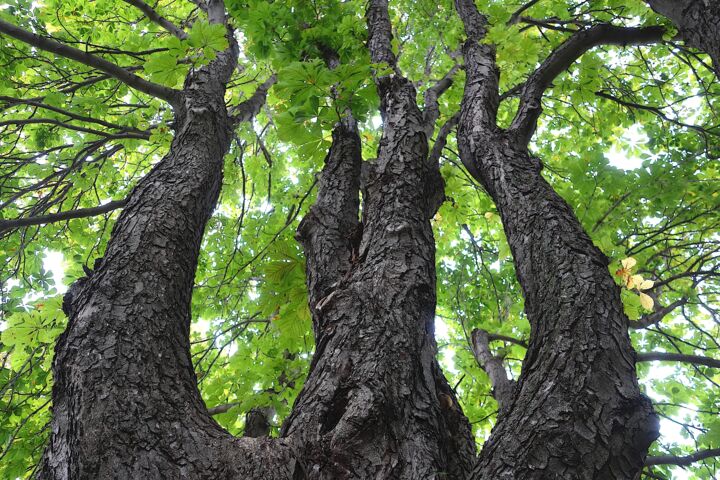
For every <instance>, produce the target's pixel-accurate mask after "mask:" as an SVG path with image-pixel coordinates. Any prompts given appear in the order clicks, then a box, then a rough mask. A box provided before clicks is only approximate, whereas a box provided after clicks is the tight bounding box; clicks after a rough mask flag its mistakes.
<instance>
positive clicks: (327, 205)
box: [283, 1, 474, 479]
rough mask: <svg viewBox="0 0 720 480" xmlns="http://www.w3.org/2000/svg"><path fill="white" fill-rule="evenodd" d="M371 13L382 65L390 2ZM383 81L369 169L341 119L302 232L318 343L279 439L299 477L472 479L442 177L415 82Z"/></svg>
mask: <svg viewBox="0 0 720 480" xmlns="http://www.w3.org/2000/svg"><path fill="white" fill-rule="evenodd" d="M367 19H368V26H369V30H370V39H369V45H370V50H371V54H372V55H373V61H376V62H382V61H385V62H387V63H388V64H390V65H391V66H394V65H395V61H394V57H393V56H392V51H391V50H390V49H389V45H390V24H389V20H388V17H387V2H383V1H373V2H371V4H370V6H369V9H368V16H367ZM377 85H378V91H379V94H380V98H381V113H382V116H383V123H384V129H383V137H382V140H381V142H380V147H379V150H378V158H377V159H376V160H373V161H371V162H366V163H365V164H362V159H361V153H360V139H359V137H358V133H357V127H356V126H355V122H354V121H353V120H352V117H350V116H348V117H346V118H345V119H344V120H343V121H342V122H340V123H339V124H338V126H337V127H336V128H335V130H334V132H333V145H332V148H331V149H330V152H329V154H328V157H327V158H326V162H325V167H324V169H323V172H322V177H321V180H320V187H319V190H318V199H317V203H316V204H315V205H314V206H313V207H312V210H311V212H310V213H309V214H308V215H307V216H306V217H305V219H304V220H303V222H302V223H301V225H300V228H299V230H298V239H299V240H300V241H301V242H302V244H303V247H304V249H305V253H306V256H307V261H308V288H309V294H310V308H311V311H312V315H313V324H314V328H315V335H316V345H317V347H316V353H315V356H314V358H313V362H312V366H311V371H310V374H309V376H308V379H307V381H306V383H305V387H304V389H303V391H302V392H301V393H300V396H299V397H298V399H297V401H296V404H295V406H294V408H293V413H292V414H291V416H290V417H289V418H288V420H287V421H286V423H285V425H284V427H283V436H285V437H287V438H288V439H290V440H291V441H293V442H297V443H298V444H299V445H302V447H301V448H303V457H304V458H305V459H306V460H307V464H306V466H305V471H304V472H303V475H302V476H301V478H318V479H344V478H359V479H368V478H373V479H420V478H422V479H436V478H464V477H465V476H466V474H467V473H468V472H469V470H470V469H471V468H472V462H473V461H474V444H473V442H472V439H471V436H470V428H469V425H468V423H467V420H466V419H465V417H464V416H463V414H462V412H461V411H460V408H459V407H458V405H457V402H456V400H455V398H454V394H453V392H452V390H451V389H450V387H449V386H448V384H447V382H446V380H445V378H444V376H443V375H442V373H441V371H440V368H439V366H438V363H437V360H436V358H435V355H436V344H435V340H434V335H433V323H434V314H435V246H434V245H435V244H434V239H433V234H432V228H431V226H430V218H431V217H432V216H433V215H434V213H435V211H436V209H437V207H438V206H439V202H438V199H439V198H442V182H441V179H440V175H439V171H438V168H437V164H433V163H432V162H431V161H430V160H428V144H427V137H426V133H425V128H424V120H423V113H422V112H421V111H420V109H419V108H418V106H417V104H416V100H415V98H416V92H415V89H414V87H413V86H412V84H411V83H410V82H409V81H408V80H407V79H405V78H403V77H402V76H401V75H399V74H393V75H389V76H385V77H382V78H378V79H377ZM361 169H362V170H363V172H362V183H363V185H362V192H363V209H362V223H360V222H359V220H358V216H359V211H358V203H359V202H358V193H359V189H360V188H361V185H360V176H361V175H360V174H361ZM360 232H361V233H360Z"/></svg>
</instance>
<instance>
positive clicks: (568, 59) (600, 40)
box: [510, 24, 665, 143]
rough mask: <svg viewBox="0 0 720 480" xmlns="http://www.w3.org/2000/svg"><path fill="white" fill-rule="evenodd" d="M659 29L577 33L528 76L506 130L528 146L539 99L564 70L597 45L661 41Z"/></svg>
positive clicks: (607, 28) (600, 29)
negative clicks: (516, 109)
mask: <svg viewBox="0 0 720 480" xmlns="http://www.w3.org/2000/svg"><path fill="white" fill-rule="evenodd" d="M664 33H665V29H664V28H663V27H658V26H653V27H618V26H615V25H610V24H600V25H594V26H592V27H590V28H586V29H583V30H579V31H577V32H576V33H574V34H573V35H572V36H570V38H568V39H567V40H566V41H565V42H563V43H562V44H561V45H560V46H559V47H558V48H556V49H555V50H554V51H553V52H552V53H551V54H550V55H549V56H548V57H547V58H546V59H545V61H544V62H543V63H542V64H541V65H540V66H539V67H538V68H537V69H536V70H535V71H534V72H533V73H532V75H530V78H529V79H528V81H527V82H526V83H525V86H524V87H523V92H522V95H521V97H520V107H519V108H518V111H517V113H516V115H515V118H514V119H513V121H512V124H511V126H510V130H511V131H513V132H515V134H516V135H517V136H518V138H519V139H520V140H521V141H523V142H525V143H528V142H529V141H530V138H532V135H533V133H534V132H535V127H536V125H537V119H538V117H539V116H540V113H541V112H542V104H541V100H542V96H543V94H544V93H545V90H546V89H547V88H548V87H549V86H550V84H551V83H552V81H553V80H554V79H555V78H556V77H557V76H558V75H560V74H561V73H562V72H564V71H565V70H567V69H568V68H569V67H570V66H571V65H572V64H573V63H574V62H575V61H576V60H577V59H578V58H580V56H582V55H583V54H584V53H585V52H587V51H588V50H590V49H591V48H593V47H596V46H599V45H619V46H626V45H644V44H649V43H655V42H658V41H660V40H662V36H663V34H664Z"/></svg>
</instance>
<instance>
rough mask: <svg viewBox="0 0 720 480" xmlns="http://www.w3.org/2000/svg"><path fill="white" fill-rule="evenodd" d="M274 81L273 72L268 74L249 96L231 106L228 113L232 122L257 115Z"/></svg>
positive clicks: (275, 79)
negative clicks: (268, 76)
mask: <svg viewBox="0 0 720 480" xmlns="http://www.w3.org/2000/svg"><path fill="white" fill-rule="evenodd" d="M276 81H277V76H276V75H275V74H272V75H270V78H268V79H267V80H265V82H263V83H262V84H261V85H260V86H259V87H258V88H257V90H255V93H253V94H252V96H251V97H250V98H248V99H247V100H245V101H244V102H242V103H241V104H239V105H237V106H235V107H233V108H231V109H230V112H229V113H230V117H231V118H232V119H233V123H235V124H238V123H242V122H247V121H249V120H251V119H252V118H253V117H254V116H255V115H257V113H258V112H259V111H260V108H261V107H262V106H263V105H264V104H265V99H266V98H267V92H268V90H270V87H272V86H273V85H274V84H275V82H276Z"/></svg>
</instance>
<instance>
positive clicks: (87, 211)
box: [0, 199, 128, 233]
mask: <svg viewBox="0 0 720 480" xmlns="http://www.w3.org/2000/svg"><path fill="white" fill-rule="evenodd" d="M127 202H128V201H127V199H123V200H114V201H112V202H108V203H106V204H105V205H100V206H99V207H91V208H78V209H77V210H69V211H67V212H59V213H53V214H49V215H40V216H37V217H27V218H16V219H13V220H0V233H1V232H4V231H6V230H12V229H15V228H20V227H29V226H32V225H44V224H47V223H55V222H62V221H64V220H71V219H73V218H86V217H93V216H95V215H102V214H104V213H108V212H112V211H113V210H117V209H118V208H122V207H124V206H125V205H126V204H127Z"/></svg>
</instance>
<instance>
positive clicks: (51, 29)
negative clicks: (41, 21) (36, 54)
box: [45, 23, 62, 33]
mask: <svg viewBox="0 0 720 480" xmlns="http://www.w3.org/2000/svg"><path fill="white" fill-rule="evenodd" d="M45 30H47V32H48V33H55V32H59V31H60V30H62V27H58V26H56V25H52V24H50V23H46V24H45Z"/></svg>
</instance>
